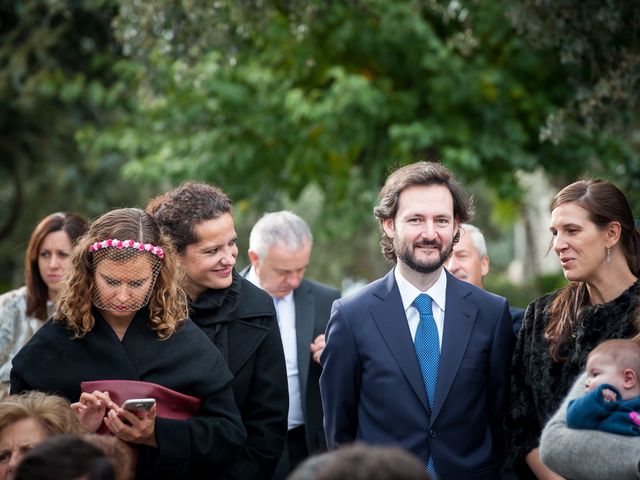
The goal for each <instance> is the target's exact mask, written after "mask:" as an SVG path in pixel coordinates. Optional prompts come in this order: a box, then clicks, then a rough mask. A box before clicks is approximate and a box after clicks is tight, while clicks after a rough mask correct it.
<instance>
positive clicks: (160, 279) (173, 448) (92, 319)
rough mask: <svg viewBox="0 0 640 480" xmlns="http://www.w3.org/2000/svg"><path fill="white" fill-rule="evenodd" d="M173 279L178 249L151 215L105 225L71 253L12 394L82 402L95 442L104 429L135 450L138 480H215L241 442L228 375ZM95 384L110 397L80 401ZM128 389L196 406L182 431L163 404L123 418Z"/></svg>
mask: <svg viewBox="0 0 640 480" xmlns="http://www.w3.org/2000/svg"><path fill="white" fill-rule="evenodd" d="M175 274H176V270H175V260H174V257H173V255H172V249H171V245H170V242H168V241H167V239H166V238H165V237H164V235H162V233H161V232H160V228H159V227H158V225H157V224H156V222H155V221H154V220H153V218H151V216H149V215H148V214H147V213H145V212H144V211H142V210H139V209H135V208H125V209H118V210H113V211H111V212H109V213H107V214H105V215H103V216H102V217H100V218H98V219H97V220H96V221H95V222H94V223H93V224H92V225H91V227H90V228H89V231H88V233H87V234H86V235H85V236H84V237H82V238H81V240H80V241H79V243H78V245H77V246H76V248H75V249H74V251H73V254H72V266H71V271H70V277H69V282H68V284H67V285H66V287H65V288H64V289H63V290H62V291H61V293H60V301H59V304H58V308H57V310H56V313H55V314H54V317H53V321H52V322H49V323H47V324H45V325H44V326H43V327H42V328H41V329H40V330H39V331H38V332H37V333H36V335H34V337H33V338H32V339H31V340H30V341H29V342H28V343H27V345H26V346H25V347H24V348H23V349H22V350H21V351H20V352H19V353H18V355H17V356H16V357H15V359H14V361H13V370H12V372H11V391H12V393H18V392H22V391H25V390H40V391H44V392H55V393H57V394H59V395H62V396H65V397H66V398H68V399H69V400H70V401H72V402H74V403H73V405H72V408H74V410H76V412H77V413H78V416H79V419H80V421H81V422H82V424H83V425H84V427H85V428H86V429H87V430H88V431H89V432H94V431H97V430H98V429H99V428H101V427H103V428H106V429H108V431H110V432H111V433H112V434H114V435H115V436H117V437H118V438H120V439H121V440H124V441H126V442H129V443H130V444H132V445H134V446H135V447H136V448H137V450H138V464H137V471H136V478H154V479H155V478H189V479H198V478H216V475H217V472H221V471H223V470H225V469H226V467H227V464H228V463H229V462H230V460H231V459H232V458H233V457H234V455H235V452H236V450H237V448H238V447H239V446H240V445H241V444H242V443H243V442H244V437H245V432H244V429H243V427H242V422H241V420H240V415H239V412H238V410H237V408H236V406H235V404H234V400H233V392H232V389H231V380H232V376H231V374H230V372H229V370H228V368H227V366H226V364H225V362H224V359H223V358H222V356H221V355H220V352H219V351H218V350H217V349H215V348H212V346H211V342H210V341H209V339H208V338H207V337H206V335H204V334H203V333H202V332H201V331H200V329H199V328H198V327H197V326H196V325H194V324H193V323H192V322H191V321H190V320H188V319H187V307H186V297H185V295H184V293H183V292H182V290H180V288H179V287H178V286H177V284H176V279H175ZM44 365H46V366H48V368H42V366H44ZM92 381H104V384H106V385H113V386H114V387H113V391H112V392H110V391H109V389H108V388H107V389H102V390H100V389H98V390H89V391H87V390H86V389H84V391H83V389H82V387H81V382H92ZM122 381H133V382H145V384H149V385H152V386H155V388H157V389H158V390H159V391H165V392H166V391H167V390H166V389H170V390H171V391H172V392H174V393H175V394H176V395H180V394H184V395H188V396H191V397H196V398H197V399H199V400H200V402H201V403H200V407H199V409H198V411H197V413H196V414H195V415H194V416H192V417H191V418H188V419H183V420H177V419H172V418H163V417H162V415H160V414H159V412H160V407H162V405H161V404H159V405H156V406H152V407H151V408H150V410H149V412H148V414H142V415H140V414H136V413H134V412H130V411H126V410H125V409H123V408H121V407H120V403H121V402H122V401H124V400H125V399H126V398H119V399H118V402H114V395H115V394H119V393H121V392H119V391H118V388H119V385H121V384H122V383H126V382H122ZM110 382H111V383H110ZM158 401H159V402H160V400H158ZM160 403H161V402H160Z"/></svg>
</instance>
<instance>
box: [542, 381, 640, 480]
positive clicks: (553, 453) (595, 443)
mask: <svg viewBox="0 0 640 480" xmlns="http://www.w3.org/2000/svg"><path fill="white" fill-rule="evenodd" d="M585 376H586V375H585V374H583V375H581V376H580V377H578V379H577V380H576V382H575V383H574V385H573V387H572V388H571V391H570V392H569V395H568V396H567V398H566V399H565V400H564V401H563V402H562V405H561V406H560V408H559V409H558V411H557V412H556V413H555V414H554V415H553V417H551V419H550V420H549V422H548V423H547V425H546V426H545V427H544V430H543V432H542V437H541V438H540V458H541V459H542V461H543V462H544V464H545V465H547V466H548V467H549V468H551V469H552V470H553V471H555V472H558V473H559V474H560V475H562V476H564V477H566V478H574V479H582V480H599V479H602V478H615V479H617V480H635V479H640V471H639V469H638V462H639V461H640V437H630V436H623V435H615V434H612V433H605V432H599V431H596V430H575V429H571V428H569V427H567V424H566V421H565V419H566V414H567V405H568V404H569V402H570V401H571V400H573V399H574V398H577V397H579V396H580V395H582V394H583V392H584V382H585Z"/></svg>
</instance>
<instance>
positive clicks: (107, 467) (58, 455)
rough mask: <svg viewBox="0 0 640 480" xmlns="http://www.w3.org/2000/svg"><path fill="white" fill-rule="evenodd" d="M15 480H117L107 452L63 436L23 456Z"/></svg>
mask: <svg viewBox="0 0 640 480" xmlns="http://www.w3.org/2000/svg"><path fill="white" fill-rule="evenodd" d="M15 480H116V477H115V473H114V469H113V465H112V463H111V460H109V458H107V456H106V455H105V454H104V452H103V451H102V450H101V449H100V448H98V447H97V446H95V445H93V444H92V443H90V442H88V441H86V440H84V439H83V438H81V437H79V436H75V435H61V436H58V437H55V438H51V439H49V440H46V441H44V442H42V443H41V444H39V445H38V446H37V447H34V448H33V449H32V450H31V451H30V452H29V453H28V454H27V455H25V456H24V458H23V459H22V462H21V463H20V465H18V468H17V470H16V475H15Z"/></svg>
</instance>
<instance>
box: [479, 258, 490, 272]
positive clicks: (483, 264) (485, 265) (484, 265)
mask: <svg viewBox="0 0 640 480" xmlns="http://www.w3.org/2000/svg"><path fill="white" fill-rule="evenodd" d="M490 263H491V261H490V260H489V256H488V255H484V256H483V257H482V258H481V259H480V276H482V277H484V276H485V275H486V274H487V273H489V265H490Z"/></svg>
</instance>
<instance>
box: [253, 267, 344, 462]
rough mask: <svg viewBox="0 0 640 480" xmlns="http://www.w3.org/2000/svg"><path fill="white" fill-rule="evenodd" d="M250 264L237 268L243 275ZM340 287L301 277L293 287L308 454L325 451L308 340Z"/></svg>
mask: <svg viewBox="0 0 640 480" xmlns="http://www.w3.org/2000/svg"><path fill="white" fill-rule="evenodd" d="M250 270H251V266H248V267H246V268H245V269H243V270H242V272H240V274H241V275H242V276H245V277H246V276H247V275H248V274H249V271H250ZM338 298H340V291H339V290H336V289H335V288H331V287H328V286H327V285H323V284H321V283H318V282H314V281H312V280H307V279H303V280H302V282H301V283H300V286H299V287H298V288H296V289H295V290H294V291H293V301H294V303H295V315H296V346H297V352H298V379H299V383H300V396H301V397H302V409H303V415H304V424H305V437H306V443H307V450H308V452H309V454H314V453H318V452H322V451H325V450H326V449H327V441H326V439H325V435H324V427H323V420H324V416H323V413H322V399H321V398H320V374H321V373H322V367H321V366H320V364H319V363H317V362H314V361H313V358H312V356H311V350H310V346H311V342H312V341H313V340H314V339H315V338H316V337H317V336H318V335H320V334H324V332H325V330H326V329H327V323H328V322H329V317H330V316H331V306H332V305H333V301H334V300H336V299H338Z"/></svg>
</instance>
